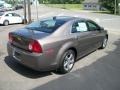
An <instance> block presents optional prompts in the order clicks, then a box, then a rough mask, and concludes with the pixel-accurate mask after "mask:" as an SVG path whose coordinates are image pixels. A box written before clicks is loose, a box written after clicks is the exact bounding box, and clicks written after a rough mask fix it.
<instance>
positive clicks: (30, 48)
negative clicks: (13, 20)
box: [7, 16, 108, 73]
mask: <svg viewBox="0 0 120 90" xmlns="http://www.w3.org/2000/svg"><path fill="white" fill-rule="evenodd" d="M107 41H108V33H107V31H106V30H104V28H101V27H100V26H99V25H98V24H96V23H95V22H94V21H92V20H88V19H84V18H76V17H68V16H67V17H66V16H59V17H58V16H57V17H51V18H46V19H42V20H39V21H36V22H33V23H31V24H30V25H28V26H26V27H25V28H22V29H20V30H17V31H15V32H10V33H9V42H8V45H7V46H8V54H9V56H12V57H13V58H15V59H16V60H17V61H18V62H19V63H21V64H23V65H25V66H27V67H30V68H32V69H34V70H38V71H48V70H57V71H60V72H61V73H68V72H70V71H71V69H72V68H73V66H74V63H75V61H76V60H78V59H79V58H81V57H83V56H85V55H86V54H88V53H90V52H92V51H94V50H96V49H98V48H102V49H103V48H105V47H106V45H107Z"/></svg>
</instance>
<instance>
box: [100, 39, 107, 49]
mask: <svg viewBox="0 0 120 90" xmlns="http://www.w3.org/2000/svg"><path fill="white" fill-rule="evenodd" d="M107 42H108V38H107V37H105V38H104V40H103V43H102V46H101V47H100V49H104V48H105V47H106V46H107Z"/></svg>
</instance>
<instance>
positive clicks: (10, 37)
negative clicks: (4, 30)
mask: <svg viewBox="0 0 120 90" xmlns="http://www.w3.org/2000/svg"><path fill="white" fill-rule="evenodd" d="M9 42H10V43H12V42H13V37H12V35H11V33H9Z"/></svg>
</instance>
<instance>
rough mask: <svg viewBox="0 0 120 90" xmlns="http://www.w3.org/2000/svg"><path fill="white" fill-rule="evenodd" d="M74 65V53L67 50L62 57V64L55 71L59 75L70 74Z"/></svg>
mask: <svg viewBox="0 0 120 90" xmlns="http://www.w3.org/2000/svg"><path fill="white" fill-rule="evenodd" d="M74 64H75V52H74V51H73V50H67V51H66V52H65V53H64V54H63V56H62V63H61V65H60V67H59V69H58V70H57V71H58V72H59V73H61V74H66V73H68V72H70V71H71V70H72V68H73V66H74Z"/></svg>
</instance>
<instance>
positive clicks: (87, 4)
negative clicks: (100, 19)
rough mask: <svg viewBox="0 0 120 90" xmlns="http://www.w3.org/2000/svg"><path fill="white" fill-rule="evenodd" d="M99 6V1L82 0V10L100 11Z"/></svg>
mask: <svg viewBox="0 0 120 90" xmlns="http://www.w3.org/2000/svg"><path fill="white" fill-rule="evenodd" d="M100 8H101V6H100V3H99V0H84V1H83V9H84V10H100Z"/></svg>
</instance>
